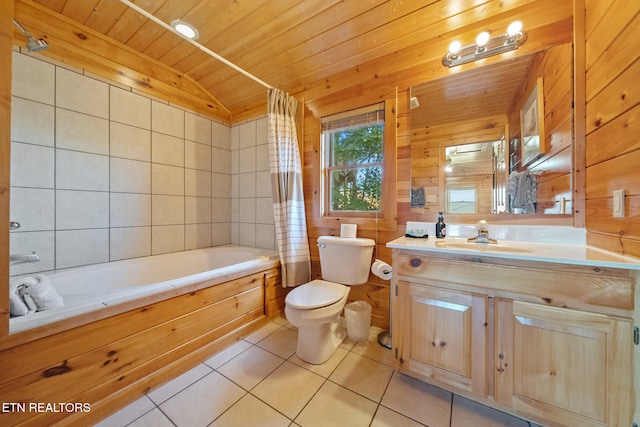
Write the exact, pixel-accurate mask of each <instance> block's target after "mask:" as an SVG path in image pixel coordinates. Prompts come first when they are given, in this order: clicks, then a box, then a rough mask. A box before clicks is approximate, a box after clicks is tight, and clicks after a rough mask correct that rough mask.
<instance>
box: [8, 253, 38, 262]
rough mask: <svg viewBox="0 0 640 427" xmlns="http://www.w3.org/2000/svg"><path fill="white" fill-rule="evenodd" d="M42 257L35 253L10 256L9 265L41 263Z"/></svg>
mask: <svg viewBox="0 0 640 427" xmlns="http://www.w3.org/2000/svg"><path fill="white" fill-rule="evenodd" d="M39 261H40V257H39V256H38V255H36V253H35V252H31V253H30V254H16V255H9V265H18V264H26V263H28V262H39Z"/></svg>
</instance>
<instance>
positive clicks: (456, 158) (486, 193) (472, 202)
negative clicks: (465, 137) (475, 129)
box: [444, 140, 505, 214]
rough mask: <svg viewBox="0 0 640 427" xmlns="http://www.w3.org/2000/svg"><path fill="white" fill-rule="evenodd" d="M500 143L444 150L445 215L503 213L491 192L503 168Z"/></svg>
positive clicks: (460, 146) (477, 144)
mask: <svg viewBox="0 0 640 427" xmlns="http://www.w3.org/2000/svg"><path fill="white" fill-rule="evenodd" d="M504 145H505V143H504V140H500V141H485V142H478V143H473V144H464V145H453V146H449V147H445V168H444V171H445V188H446V191H445V203H446V211H447V212H449V213H484V214H487V213H493V212H502V211H504V209H505V206H504V203H503V202H504V197H502V198H499V197H498V192H497V191H494V189H495V188H496V183H495V182H494V177H495V176H496V175H497V173H498V170H497V168H498V167H499V166H500V164H502V165H504Z"/></svg>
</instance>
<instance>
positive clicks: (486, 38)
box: [476, 31, 489, 47]
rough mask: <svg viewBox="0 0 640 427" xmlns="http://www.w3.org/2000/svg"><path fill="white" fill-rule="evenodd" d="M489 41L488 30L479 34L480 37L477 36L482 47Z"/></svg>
mask: <svg viewBox="0 0 640 427" xmlns="http://www.w3.org/2000/svg"><path fill="white" fill-rule="evenodd" d="M488 41H489V32H488V31H483V32H481V33H480V34H478V37H476V44H477V45H478V46H480V47H484V46H485V45H486V44H487V42H488Z"/></svg>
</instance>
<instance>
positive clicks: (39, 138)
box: [11, 96, 55, 147]
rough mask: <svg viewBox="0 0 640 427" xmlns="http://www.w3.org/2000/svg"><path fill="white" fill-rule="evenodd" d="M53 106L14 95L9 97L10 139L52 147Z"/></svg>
mask: <svg viewBox="0 0 640 427" xmlns="http://www.w3.org/2000/svg"><path fill="white" fill-rule="evenodd" d="M54 117H55V108H54V107H53V106H51V105H46V104H41V103H39V102H35V101H31V100H28V99H24V98H18V97H16V96H14V97H12V98H11V140H12V141H17V142H26V143H29V144H36V145H46V146H49V147H53V137H54V126H55V118H54Z"/></svg>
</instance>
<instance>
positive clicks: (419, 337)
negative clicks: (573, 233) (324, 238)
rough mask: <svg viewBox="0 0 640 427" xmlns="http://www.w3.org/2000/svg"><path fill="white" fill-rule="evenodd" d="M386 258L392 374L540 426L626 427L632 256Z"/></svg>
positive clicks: (634, 282) (633, 307)
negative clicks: (615, 259) (605, 259)
mask: <svg viewBox="0 0 640 427" xmlns="http://www.w3.org/2000/svg"><path fill="white" fill-rule="evenodd" d="M398 240H400V239H398ZM392 243H393V242H392ZM393 266H394V276H393V281H392V289H393V292H394V293H393V297H392V314H393V322H392V324H393V332H392V335H393V339H394V340H393V347H394V348H393V352H394V366H395V368H396V369H398V370H399V371H400V372H403V373H406V374H408V375H410V376H413V377H416V378H419V379H421V380H423V381H425V382H428V383H432V384H435V385H438V386H440V387H443V388H445V389H447V390H450V391H453V392H455V393H458V394H460V395H463V396H465V397H468V398H470V399H473V400H475V401H477V402H480V403H483V404H485V405H489V406H492V407H495V408H497V409H499V410H502V411H505V412H509V413H512V414H514V415H516V416H518V417H521V418H525V419H529V420H532V421H535V422H537V423H540V424H542V425H549V426H578V425H580V426H589V427H596V426H598V427H604V426H609V427H614V426H615V427H618V426H632V425H633V421H635V420H633V417H634V411H636V408H635V404H636V403H634V402H637V394H635V393H634V375H635V381H636V382H637V381H638V380H637V378H638V373H637V372H636V373H635V374H634V363H635V362H634V360H635V359H637V358H638V351H637V346H636V345H635V344H634V319H635V321H636V322H637V320H638V293H637V288H638V286H639V283H640V279H639V276H640V275H639V273H640V270H639V268H638V264H632V263H629V264H628V265H627V268H624V265H623V264H620V265H618V266H617V267H612V266H611V265H610V264H607V263H605V264H604V265H603V266H594V265H578V264H576V263H570V262H566V263H562V262H560V263H558V262H544V261H539V260H534V261H532V260H523V259H509V258H507V257H504V256H503V257H498V256H491V255H490V254H488V253H482V252H481V253H478V254H474V255H470V254H468V253H454V252H447V251H441V252H436V251H422V250H411V249H407V248H394V249H393ZM636 324H637V323H636Z"/></svg>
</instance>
